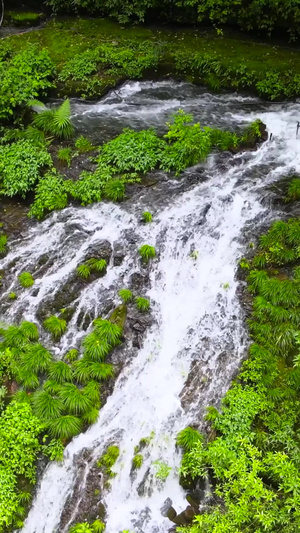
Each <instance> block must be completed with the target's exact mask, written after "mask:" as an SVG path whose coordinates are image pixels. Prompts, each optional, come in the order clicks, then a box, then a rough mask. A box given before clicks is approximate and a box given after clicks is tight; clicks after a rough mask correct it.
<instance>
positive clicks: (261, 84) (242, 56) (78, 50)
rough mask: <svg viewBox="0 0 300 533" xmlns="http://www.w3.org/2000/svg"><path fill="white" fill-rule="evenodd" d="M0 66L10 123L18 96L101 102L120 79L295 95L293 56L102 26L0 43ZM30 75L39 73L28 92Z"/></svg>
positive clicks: (201, 34) (203, 35) (56, 25)
mask: <svg viewBox="0 0 300 533" xmlns="http://www.w3.org/2000/svg"><path fill="white" fill-rule="evenodd" d="M27 45H30V47H29V48H28V49H27V48H26V47H27ZM32 46H33V47H34V46H36V47H37V48H31V47H32ZM35 50H36V51H38V53H37V54H35ZM34 55H36V57H35V58H34V59H33V60H32V67H31V66H30V63H31V59H30V58H31V56H34ZM0 58H1V70H2V72H3V78H4V80H5V83H4V84H3V86H2V87H1V89H0V91H2V92H1V93H0V94H1V95H2V98H1V100H0V118H7V117H9V114H10V112H11V111H10V110H11V109H13V108H16V106H17V105H19V103H22V102H23V101H24V96H25V97H26V95H28V96H29V98H32V97H33V96H36V93H37V92H38V91H40V94H41V93H43V92H45V90H48V91H49V90H51V87H52V93H53V91H54V90H55V92H56V94H60V95H65V96H66V95H67V96H70V95H79V96H81V95H82V96H84V97H87V96H100V95H102V94H104V93H105V92H106V91H107V90H108V89H110V88H112V87H114V86H116V85H117V84H119V83H120V82H122V81H123V80H124V79H128V78H130V79H140V78H142V77H144V76H149V75H150V76H151V78H153V77H154V76H158V75H159V74H163V75H166V74H167V75H177V76H178V75H179V76H180V78H181V79H187V80H192V81H195V82H197V83H202V84H205V85H208V86H209V87H211V88H212V89H214V90H216V89H217V90H219V89H222V88H223V89H234V90H235V89H237V88H238V89H246V90H248V91H251V92H256V93H257V94H259V95H261V96H262V97H264V98H267V99H271V100H273V99H277V98H282V97H288V98H291V97H293V96H297V95H299V94H300V82H299V76H300V67H299V51H298V50H293V49H289V48H284V47H279V46H271V45H268V44H263V43H258V42H255V41H253V42H250V41H244V40H243V38H242V37H241V38H240V39H239V38H233V37H232V36H231V34H230V33H229V34H228V36H227V35H226V34H225V35H224V36H222V35H217V34H216V33H213V32H212V31H209V30H195V31H189V30H180V32H179V31H178V32H177V31H176V30H173V31H171V30H166V29H158V30H156V29H151V30H150V29H148V28H145V27H134V28H131V27H128V28H124V27H122V26H120V25H118V24H115V23H113V22H110V21H107V20H104V19H93V20H91V19H87V20H86V19H79V20H59V21H51V22H49V23H48V24H47V25H46V27H45V28H43V29H41V30H38V31H33V32H30V33H25V34H23V35H18V36H11V37H9V38H6V39H4V40H2V42H1V43H0ZM42 58H44V59H43V61H41V60H42ZM262 58H263V61H262ZM43 62H44V63H45V68H44V70H43V72H41V71H40V68H41V66H42V64H43ZM16 69H17V70H16ZM30 69H32V70H34V71H37V72H38V79H37V81H38V83H37V84H36V83H34V86H32V82H31V81H30V79H28V78H29V76H30ZM18 71H19V72H18ZM23 73H24V76H23ZM15 76H16V81H17V82H16V84H14V83H12V80H13V79H14V77H15ZM34 77H35V78H36V77H37V76H36V73H35V72H34ZM14 85H16V87H14ZM7 88H9V90H10V91H11V92H12V94H13V101H10V99H9V98H8V95H10V93H9V92H8V91H7ZM31 93H32V94H31Z"/></svg>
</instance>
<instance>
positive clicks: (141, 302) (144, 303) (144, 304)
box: [135, 296, 150, 313]
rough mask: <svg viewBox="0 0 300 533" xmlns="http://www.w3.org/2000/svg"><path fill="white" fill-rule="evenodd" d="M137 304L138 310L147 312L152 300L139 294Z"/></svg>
mask: <svg viewBox="0 0 300 533" xmlns="http://www.w3.org/2000/svg"><path fill="white" fill-rule="evenodd" d="M135 305H136V308H137V310H138V311H141V312H142V313H145V312H147V311H149V309H150V300H148V299H147V298H142V296H137V298H136V299H135Z"/></svg>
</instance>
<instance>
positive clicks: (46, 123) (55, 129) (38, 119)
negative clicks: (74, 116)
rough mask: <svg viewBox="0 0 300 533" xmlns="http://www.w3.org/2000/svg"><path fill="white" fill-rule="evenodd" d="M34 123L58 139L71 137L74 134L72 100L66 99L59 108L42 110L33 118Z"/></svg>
mask: <svg viewBox="0 0 300 533" xmlns="http://www.w3.org/2000/svg"><path fill="white" fill-rule="evenodd" d="M33 125H34V126H36V127H37V128H38V129H39V130H41V131H43V132H44V133H47V134H49V135H52V136H53V137H56V138H57V139H70V138H71V137H72V136H73V135H74V127H73V125H72V123H71V108H70V100H65V101H64V102H63V103H62V104H61V105H60V106H59V107H58V108H57V109H54V108H53V109H43V110H40V111H39V112H38V113H36V115H35V116H34V118H33Z"/></svg>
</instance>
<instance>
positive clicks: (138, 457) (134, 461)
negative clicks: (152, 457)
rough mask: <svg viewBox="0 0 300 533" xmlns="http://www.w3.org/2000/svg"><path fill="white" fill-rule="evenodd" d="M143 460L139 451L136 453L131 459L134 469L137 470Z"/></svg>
mask: <svg viewBox="0 0 300 533" xmlns="http://www.w3.org/2000/svg"><path fill="white" fill-rule="evenodd" d="M143 462H144V457H143V455H142V454H141V453H137V454H136V455H135V456H134V458H133V459H132V467H133V468H134V470H137V469H138V468H141V466H142V464H143Z"/></svg>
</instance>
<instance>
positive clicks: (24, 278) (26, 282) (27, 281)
mask: <svg viewBox="0 0 300 533" xmlns="http://www.w3.org/2000/svg"><path fill="white" fill-rule="evenodd" d="M18 280H19V283H20V285H21V287H23V288H24V289H28V288H29V287H32V285H33V284H34V279H33V277H32V275H31V274H30V273H29V272H22V273H21V274H20V275H19V276H18Z"/></svg>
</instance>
